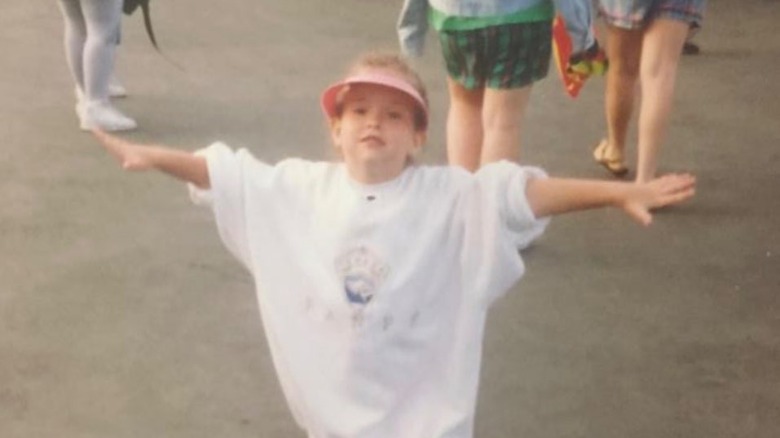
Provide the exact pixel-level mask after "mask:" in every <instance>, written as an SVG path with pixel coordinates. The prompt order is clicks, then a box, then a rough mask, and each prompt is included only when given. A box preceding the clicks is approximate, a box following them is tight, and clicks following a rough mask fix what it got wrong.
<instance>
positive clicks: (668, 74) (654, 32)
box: [636, 18, 688, 183]
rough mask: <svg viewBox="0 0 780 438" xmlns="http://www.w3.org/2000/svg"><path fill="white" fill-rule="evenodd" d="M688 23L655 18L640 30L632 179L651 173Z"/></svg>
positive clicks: (648, 176)
mask: <svg viewBox="0 0 780 438" xmlns="http://www.w3.org/2000/svg"><path fill="white" fill-rule="evenodd" d="M687 35H688V23H686V22H683V21H678V20H671V19H663V18H662V19H658V20H655V21H653V22H652V23H650V25H649V26H648V27H647V29H646V30H645V32H644V39H643V42H642V62H641V73H640V76H641V78H640V84H641V87H642V103H641V106H640V109H639V141H638V145H637V148H638V156H639V160H638V163H637V173H636V181H637V182H638V183H643V182H648V181H650V180H651V179H653V178H654V177H655V172H656V169H657V156H658V151H659V149H660V146H661V143H663V141H664V138H665V135H666V130H667V126H668V124H669V114H670V113H671V110H672V100H673V97H674V84H675V79H676V77H677V66H678V64H679V60H680V55H681V53H682V46H683V43H685V38H686V36H687Z"/></svg>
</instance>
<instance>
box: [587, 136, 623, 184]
mask: <svg viewBox="0 0 780 438" xmlns="http://www.w3.org/2000/svg"><path fill="white" fill-rule="evenodd" d="M607 144H608V143H607V140H602V141H601V143H599V144H598V146H596V149H594V150H593V159H594V160H596V162H597V163H599V164H601V165H602V166H604V168H605V169H607V170H608V171H609V173H611V174H612V175H614V176H617V177H621V176H624V175H625V174H627V173H628V167H626V165H625V164H624V163H623V160H622V159H621V158H607V157H606V156H605V155H606V152H607Z"/></svg>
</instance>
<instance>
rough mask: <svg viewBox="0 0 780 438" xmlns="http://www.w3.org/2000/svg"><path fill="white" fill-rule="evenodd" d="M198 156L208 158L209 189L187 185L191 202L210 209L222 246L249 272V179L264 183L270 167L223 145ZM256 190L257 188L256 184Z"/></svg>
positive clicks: (246, 153)
mask: <svg viewBox="0 0 780 438" xmlns="http://www.w3.org/2000/svg"><path fill="white" fill-rule="evenodd" d="M195 154H197V155H200V156H203V157H205V158H206V163H207V166H208V173H209V181H210V183H211V184H210V188H209V189H207V190H203V189H199V188H197V187H195V186H194V185H192V184H188V189H189V193H190V199H192V201H193V202H194V203H195V204H196V205H204V206H209V207H211V209H212V211H213V213H214V217H215V219H216V223H217V229H218V231H219V236H220V238H221V239H222V242H223V243H224V244H225V246H226V247H227V248H228V250H229V251H230V252H231V253H232V254H233V255H234V256H235V257H236V258H238V259H239V261H241V263H243V264H244V266H246V267H247V268H249V267H250V266H251V263H250V260H251V254H250V246H249V243H248V242H249V239H248V236H247V205H246V201H247V199H246V198H247V197H246V191H247V187H248V186H249V181H247V178H248V176H249V175H251V177H252V179H253V180H257V179H262V178H263V175H267V174H270V171H271V169H272V167H271V166H269V165H267V164H265V163H262V162H260V161H258V160H256V159H255V158H254V157H252V155H251V154H250V153H249V152H248V151H246V150H243V149H242V150H239V151H238V152H234V151H232V150H231V149H230V148H228V147H227V146H226V145H225V144H223V143H214V144H212V145H210V146H209V147H207V148H205V149H201V150H199V151H197V152H195ZM253 186H256V185H255V184H253Z"/></svg>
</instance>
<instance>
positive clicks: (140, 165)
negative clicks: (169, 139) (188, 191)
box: [92, 130, 211, 189]
mask: <svg viewBox="0 0 780 438" xmlns="http://www.w3.org/2000/svg"><path fill="white" fill-rule="evenodd" d="M92 133H93V134H94V135H95V138H97V140H98V142H100V144H101V145H102V146H103V147H104V148H105V149H106V150H107V151H108V152H109V153H110V154H111V155H113V156H114V157H115V158H116V159H117V161H119V163H120V164H121V165H122V168H123V169H125V170H132V171H142V170H159V171H161V172H163V173H167V174H168V175H170V176H172V177H174V178H177V179H180V180H182V181H184V182H188V183H192V184H194V185H195V186H197V187H198V188H201V189H209V188H210V187H211V182H210V181H209V171H208V166H207V164H206V159H205V158H203V157H199V156H197V155H194V154H192V153H190V152H185V151H180V150H176V149H171V148H168V147H165V146H156V145H143V144H138V143H133V142H131V141H128V140H125V139H123V138H120V137H117V136H115V135H112V134H109V133H107V132H104V131H100V130H95V131H92Z"/></svg>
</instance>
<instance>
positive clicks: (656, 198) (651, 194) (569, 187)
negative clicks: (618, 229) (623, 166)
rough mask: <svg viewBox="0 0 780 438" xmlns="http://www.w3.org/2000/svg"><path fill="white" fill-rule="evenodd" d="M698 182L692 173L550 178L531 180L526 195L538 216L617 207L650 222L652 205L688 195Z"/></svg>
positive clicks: (644, 223)
mask: <svg viewBox="0 0 780 438" xmlns="http://www.w3.org/2000/svg"><path fill="white" fill-rule="evenodd" d="M695 186H696V179H695V178H694V177H693V176H692V175H689V174H673V175H666V176H663V177H660V178H657V179H654V180H652V181H650V182H647V183H643V184H636V183H630V182H615V181H596V180H583V179H559V178H549V179H533V180H530V181H529V182H528V186H527V188H526V196H527V197H528V202H529V204H530V205H531V210H533V212H534V215H536V217H544V216H552V215H556V214H561V213H568V212H572V211H578V210H587V209H592V208H600V207H617V208H620V209H622V210H623V211H624V212H626V213H627V214H628V215H629V216H631V218H632V219H634V220H635V221H637V222H639V223H640V224H642V225H650V223H651V222H652V219H653V217H652V214H651V213H650V210H651V209H654V208H658V207H663V206H666V205H671V204H677V203H680V202H683V201H685V200H687V199H689V198H690V197H692V196H693V194H694V192H695Z"/></svg>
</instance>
